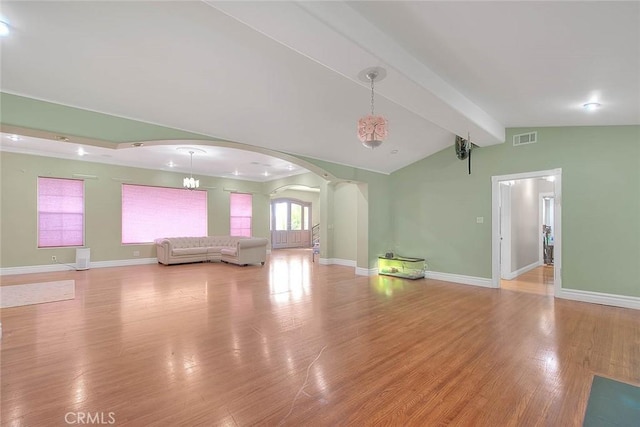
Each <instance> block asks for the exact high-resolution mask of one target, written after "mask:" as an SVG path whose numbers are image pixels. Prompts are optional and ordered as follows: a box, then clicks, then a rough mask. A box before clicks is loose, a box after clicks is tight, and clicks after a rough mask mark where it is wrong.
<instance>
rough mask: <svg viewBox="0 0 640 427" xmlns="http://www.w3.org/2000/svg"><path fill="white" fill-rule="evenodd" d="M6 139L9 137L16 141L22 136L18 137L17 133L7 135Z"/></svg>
mask: <svg viewBox="0 0 640 427" xmlns="http://www.w3.org/2000/svg"><path fill="white" fill-rule="evenodd" d="M7 139H10V140H11V141H13V142H17V141H20V140H21V139H22V138H20V137H19V136H18V135H7Z"/></svg>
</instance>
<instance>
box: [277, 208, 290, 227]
mask: <svg viewBox="0 0 640 427" xmlns="http://www.w3.org/2000/svg"><path fill="white" fill-rule="evenodd" d="M275 211H276V213H275V220H276V231H285V230H287V228H288V224H289V203H287V202H278V203H275Z"/></svg>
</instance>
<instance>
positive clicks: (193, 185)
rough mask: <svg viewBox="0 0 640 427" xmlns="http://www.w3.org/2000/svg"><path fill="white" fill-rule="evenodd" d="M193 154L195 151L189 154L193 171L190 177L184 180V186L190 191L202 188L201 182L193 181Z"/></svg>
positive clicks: (190, 172) (191, 170)
mask: <svg viewBox="0 0 640 427" xmlns="http://www.w3.org/2000/svg"><path fill="white" fill-rule="evenodd" d="M193 153H194V151H193V150H191V151H189V154H190V155H191V169H190V171H189V177H187V178H185V179H183V180H182V186H183V187H184V188H187V189H189V190H195V189H196V188H198V187H200V180H199V179H193Z"/></svg>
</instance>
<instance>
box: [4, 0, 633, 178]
mask: <svg viewBox="0 0 640 427" xmlns="http://www.w3.org/2000/svg"><path fill="white" fill-rule="evenodd" d="M1 15H2V20H4V21H6V22H8V23H9V25H10V27H11V34H10V35H9V36H8V37H4V38H3V39H2V46H1V48H2V50H1V52H0V53H1V56H2V61H1V67H2V68H1V71H2V74H1V89H2V91H3V92H7V93H12V94H17V95H22V96H26V97H31V98H36V99H41V100H47V101H51V102H55V103H60V104H64V105H69V106H74V107H79V108H83V109H88V110H92V111H98V112H103V113H107V114H112V115H116V116H121V117H126V118H131V119H136V120H140V121H144V122H149V123H156V124H161V125H164V126H169V127H173V128H177V129H183V130H188V131H192V132H197V133H201V134H205V135H209V136H211V137H213V138H221V139H225V140H229V141H236V142H239V143H243V144H250V145H253V146H256V147H263V148H267V149H270V150H275V151H279V152H285V153H290V154H298V155H304V156H308V157H312V158H318V159H322V160H327V161H331V162H335V163H340V164H346V165H351V166H355V167H359V168H363V169H368V170H373V171H378V172H382V173H391V172H393V171H395V170H397V169H399V168H402V167H404V166H406V165H408V164H410V163H413V162H415V161H417V160H419V159H421V158H424V157H426V156H429V155H431V154H433V153H435V152H437V151H440V150H441V149H443V148H446V147H448V146H450V145H452V144H453V142H454V136H455V135H456V134H458V135H461V136H465V137H466V136H467V135H470V137H471V140H472V141H473V142H474V143H476V144H477V145H479V146H481V147H482V146H488V145H493V144H500V143H503V142H504V134H505V128H507V127H520V126H523V127H528V126H568V125H622V124H640V3H638V2H479V1H471V2H422V1H420V2H406V1H380V2H333V1H332V2H329V1H327V2H216V1H203V2H199V1H157V2H137V1H132V2H106V1H105V2H94V1H92V2H58V1H46V2H20V1H15V2H13V1H3V3H2V10H1ZM373 66H377V67H383V68H384V69H385V70H386V74H387V75H386V77H385V79H384V80H382V81H380V82H378V83H377V84H376V88H375V89H376V90H375V109H376V112H377V113H381V114H384V115H385V116H386V117H387V118H388V120H389V128H390V131H389V137H388V139H387V140H386V141H385V143H384V144H383V145H382V146H381V147H379V148H377V149H375V150H368V149H366V148H364V147H362V145H360V143H359V141H358V139H357V137H356V123H357V120H358V118H359V117H360V116H362V115H364V114H366V113H367V112H368V110H369V104H370V88H369V85H368V83H367V82H366V81H363V79H362V72H363V70H365V69H367V68H370V67H373ZM591 101H596V102H598V103H600V104H601V107H600V108H599V109H597V110H596V111H586V110H585V109H584V108H583V104H585V103H587V102H591ZM151 149H152V148H151V147H150V148H149V150H151ZM159 161H160V157H159ZM261 161H262V160H261ZM265 161H266V160H265ZM258 163H260V162H258Z"/></svg>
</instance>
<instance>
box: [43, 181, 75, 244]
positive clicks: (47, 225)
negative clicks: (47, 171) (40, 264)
mask: <svg viewBox="0 0 640 427" xmlns="http://www.w3.org/2000/svg"><path fill="white" fill-rule="evenodd" d="M83 245H84V181H82V180H78V179H64V178H43V177H39V178H38V247H39V248H53V247H61V246H83Z"/></svg>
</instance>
